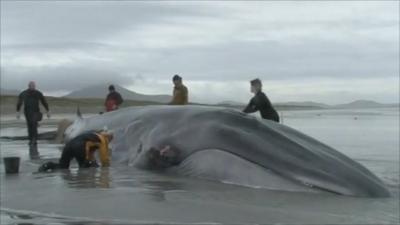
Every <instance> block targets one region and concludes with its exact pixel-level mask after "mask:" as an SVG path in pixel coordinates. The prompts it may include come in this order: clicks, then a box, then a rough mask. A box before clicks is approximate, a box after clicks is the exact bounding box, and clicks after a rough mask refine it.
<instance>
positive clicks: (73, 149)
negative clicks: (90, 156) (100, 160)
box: [59, 132, 100, 169]
mask: <svg viewBox="0 0 400 225" xmlns="http://www.w3.org/2000/svg"><path fill="white" fill-rule="evenodd" d="M88 141H92V142H100V139H99V137H98V136H97V135H96V134H95V133H94V132H87V133H83V134H80V135H78V136H76V137H75V138H73V139H72V140H70V141H69V142H68V143H67V144H66V145H65V147H64V149H63V151H62V154H61V158H60V160H59V168H61V169H68V168H69V164H70V162H71V160H72V159H73V158H75V159H76V161H77V162H78V164H79V167H91V166H93V165H92V163H93V162H88V161H87V160H86V152H85V150H86V142H88Z"/></svg>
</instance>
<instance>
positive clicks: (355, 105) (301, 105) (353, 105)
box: [218, 100, 399, 110]
mask: <svg viewBox="0 0 400 225" xmlns="http://www.w3.org/2000/svg"><path fill="white" fill-rule="evenodd" d="M218 105H220V106H225V107H233V108H243V107H244V106H245V105H246V104H244V103H240V102H235V101H223V102H220V103H218ZM273 105H274V107H275V108H276V109H278V110H285V109H360V108H361V109H362V108H386V107H399V104H383V103H379V102H375V101H370V100H357V101H354V102H350V103H347V104H338V105H328V104H323V103H318V102H312V101H305V102H278V103H273Z"/></svg>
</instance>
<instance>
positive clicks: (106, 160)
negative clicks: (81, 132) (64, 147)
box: [85, 133, 110, 167]
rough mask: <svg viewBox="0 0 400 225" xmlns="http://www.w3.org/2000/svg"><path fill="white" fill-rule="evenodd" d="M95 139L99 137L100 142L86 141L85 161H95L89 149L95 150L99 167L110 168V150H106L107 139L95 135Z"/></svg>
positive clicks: (103, 136) (104, 136) (92, 152)
mask: <svg viewBox="0 0 400 225" xmlns="http://www.w3.org/2000/svg"><path fill="white" fill-rule="evenodd" d="M96 135H97V137H99V140H100V142H94V141H87V142H86V146H85V150H86V160H90V161H92V160H95V157H94V151H91V149H93V148H95V149H97V151H98V154H99V158H100V162H101V166H103V167H108V166H110V154H109V152H110V150H109V148H108V138H107V136H106V135H102V134H98V133H96Z"/></svg>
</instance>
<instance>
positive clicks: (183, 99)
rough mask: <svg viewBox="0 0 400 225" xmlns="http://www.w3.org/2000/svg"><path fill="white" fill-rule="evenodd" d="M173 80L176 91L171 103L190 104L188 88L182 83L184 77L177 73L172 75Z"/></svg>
mask: <svg viewBox="0 0 400 225" xmlns="http://www.w3.org/2000/svg"><path fill="white" fill-rule="evenodd" d="M172 82H173V83H174V85H175V87H174V91H173V96H172V100H171V102H170V103H169V104H170V105H186V104H188V98H189V97H188V95H189V94H188V89H187V87H186V86H185V85H183V84H182V77H180V76H179V75H178V74H176V75H175V76H174V77H172Z"/></svg>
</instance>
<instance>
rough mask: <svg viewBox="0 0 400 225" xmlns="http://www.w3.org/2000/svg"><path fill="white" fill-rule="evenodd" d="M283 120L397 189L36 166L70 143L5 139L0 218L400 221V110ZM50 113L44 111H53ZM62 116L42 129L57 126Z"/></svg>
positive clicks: (8, 122) (12, 130) (313, 113)
mask: <svg viewBox="0 0 400 225" xmlns="http://www.w3.org/2000/svg"><path fill="white" fill-rule="evenodd" d="M280 114H281V117H282V118H283V123H284V124H285V125H287V126H290V127H292V128H294V129H297V130H299V131H301V132H303V133H305V134H308V135H310V136H312V137H314V138H316V139H318V140H320V141H322V142H324V143H326V144H328V145H330V146H332V147H333V148H335V149H337V150H338V151H340V152H342V153H344V154H346V155H347V156H349V157H350V158H352V159H354V160H355V161H357V162H359V163H361V164H363V165H364V166H365V167H367V168H368V169H369V170H371V171H372V172H373V173H374V174H376V175H377V176H378V177H379V178H380V179H382V180H383V182H384V183H385V184H386V186H387V187H388V189H389V190H390V191H391V193H392V196H391V197H390V198H357V197H349V196H340V195H334V194H316V193H301V192H285V191H276V190H267V189H262V188H251V187H243V186H238V185H233V184H224V183H220V182H215V181H207V180H202V179H196V178H188V177H177V176H171V175H165V174H160V173H154V172H149V171H142V170H137V169H135V168H131V167H128V166H124V165H118V166H112V167H110V168H99V169H84V170H78V169H77V168H76V166H74V167H73V168H71V169H70V170H69V171H60V172H54V173H36V172H35V171H36V170H37V168H38V166H39V165H40V164H41V163H43V162H44V161H46V160H56V159H57V158H59V156H60V151H61V148H62V145H60V144H52V143H50V142H45V141H41V142H39V144H38V151H39V156H38V157H30V155H29V151H28V146H27V141H10V140H5V139H3V140H1V141H0V147H1V156H2V157H5V156H20V157H21V167H20V173H19V174H17V175H6V174H5V172H4V165H3V162H2V161H1V162H0V181H1V184H0V187H1V189H0V190H1V193H0V194H1V202H0V203H1V208H0V210H1V213H0V223H1V224H154V223H159V224H398V223H399V220H400V216H399V188H400V182H399V175H400V173H399V109H398V108H384V109H360V110H310V111H283V112H281V113H280ZM45 121H46V120H45ZM1 122H2V123H1V125H2V126H1V129H0V136H13V135H14V136H16V135H17V136H18V135H26V128H25V125H24V123H23V121H21V120H20V121H16V120H14V119H13V118H12V117H5V116H3V117H2V118H1ZM55 124H56V119H52V120H50V122H49V121H47V122H46V123H44V124H42V125H41V127H40V128H39V131H40V132H44V131H49V130H54V129H55V128H56V125H55Z"/></svg>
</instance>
